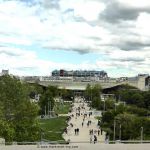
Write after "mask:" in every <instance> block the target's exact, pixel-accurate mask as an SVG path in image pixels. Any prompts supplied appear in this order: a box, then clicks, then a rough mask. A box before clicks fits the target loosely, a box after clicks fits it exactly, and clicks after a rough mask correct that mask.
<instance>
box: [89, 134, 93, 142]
mask: <svg viewBox="0 0 150 150" xmlns="http://www.w3.org/2000/svg"><path fill="white" fill-rule="evenodd" d="M92 141H93V138H92V135H91V136H90V143H92Z"/></svg>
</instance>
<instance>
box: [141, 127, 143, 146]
mask: <svg viewBox="0 0 150 150" xmlns="http://www.w3.org/2000/svg"><path fill="white" fill-rule="evenodd" d="M142 142H143V127H141V143H142Z"/></svg>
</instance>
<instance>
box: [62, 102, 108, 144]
mask: <svg viewBox="0 0 150 150" xmlns="http://www.w3.org/2000/svg"><path fill="white" fill-rule="evenodd" d="M80 103H81V104H79V105H78V106H77V107H75V106H76V105H74V106H73V107H72V112H70V113H71V115H70V116H69V117H68V118H67V121H68V122H69V126H70V127H71V128H72V129H73V133H74V135H79V132H81V131H82V129H83V128H79V126H80V125H81V126H82V127H84V125H85V126H87V127H89V126H90V125H91V124H93V125H94V122H92V121H91V120H92V119H93V118H91V115H92V111H89V110H90V109H86V107H85V103H84V102H83V103H82V102H80ZM87 111H88V112H87ZM72 118H74V119H75V121H76V120H77V119H79V120H80V119H83V121H82V124H80V125H79V126H78V125H77V124H76V123H75V124H73V123H71V122H70V120H71V119H72ZM99 126H100V120H99V121H98V123H97V127H96V129H90V130H89V137H90V143H94V144H95V143H96V142H97V141H98V140H97V137H98V136H99V135H100V134H101V135H102V131H101V129H98V127H99ZM70 127H69V129H70ZM67 129H68V128H66V129H65V133H66V134H67ZM80 130H81V131H80ZM86 130H87V128H86ZM106 139H108V138H106Z"/></svg>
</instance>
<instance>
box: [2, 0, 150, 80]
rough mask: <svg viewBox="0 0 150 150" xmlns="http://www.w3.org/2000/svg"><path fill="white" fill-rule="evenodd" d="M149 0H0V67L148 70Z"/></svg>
mask: <svg viewBox="0 0 150 150" xmlns="http://www.w3.org/2000/svg"><path fill="white" fill-rule="evenodd" d="M149 10H150V2H149V1H147V0H143V1H140V0H132V1H130V0H113V1H109V0H86V1H85V0H78V1H76V0H72V1H70V0H11V1H9V0H0V60H1V63H0V70H2V69H9V71H10V73H12V74H14V75H33V76H34V75H49V74H50V72H52V71H53V70H55V69H58V70H59V69H66V70H104V71H106V72H107V73H108V76H110V77H120V76H136V75H137V74H139V73H145V74H147V73H150V69H149V65H150V50H149V48H150V40H149V39H150V38H149V37H150V32H149V25H150V11H149Z"/></svg>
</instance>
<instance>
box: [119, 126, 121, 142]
mask: <svg viewBox="0 0 150 150" xmlns="http://www.w3.org/2000/svg"><path fill="white" fill-rule="evenodd" d="M119 140H120V141H121V124H120V128H119Z"/></svg>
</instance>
